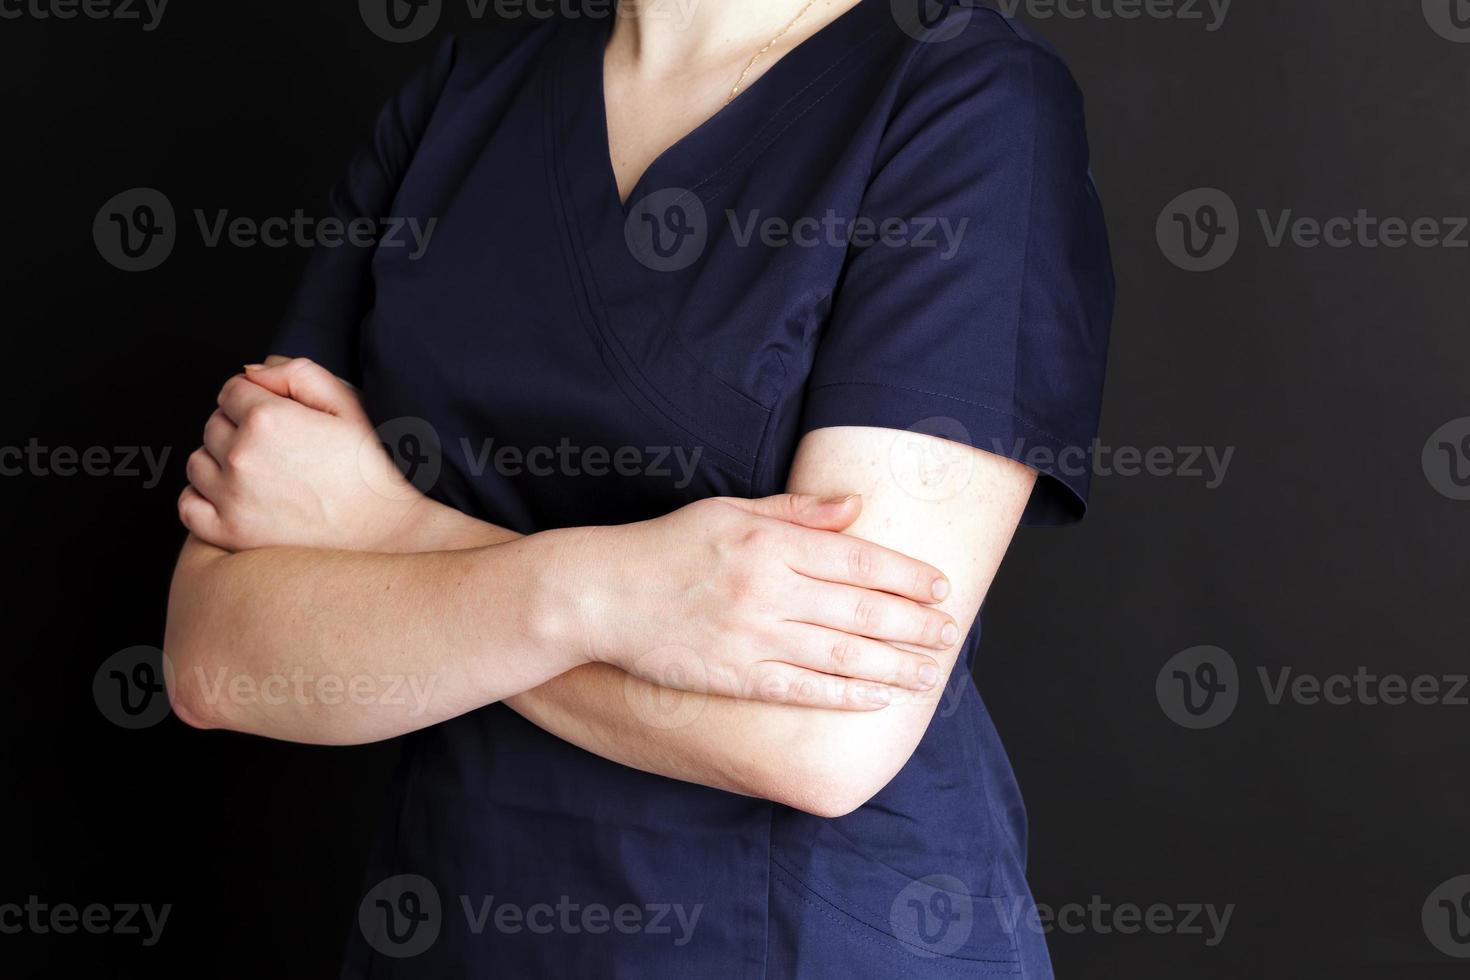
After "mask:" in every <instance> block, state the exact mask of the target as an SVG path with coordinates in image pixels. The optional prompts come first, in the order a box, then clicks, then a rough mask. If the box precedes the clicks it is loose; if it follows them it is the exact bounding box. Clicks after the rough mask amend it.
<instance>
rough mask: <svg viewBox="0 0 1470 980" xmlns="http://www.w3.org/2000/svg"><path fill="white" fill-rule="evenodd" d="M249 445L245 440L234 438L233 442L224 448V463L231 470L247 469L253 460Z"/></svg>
mask: <svg viewBox="0 0 1470 980" xmlns="http://www.w3.org/2000/svg"><path fill="white" fill-rule="evenodd" d="M253 458H254V457H253V454H252V453H251V452H250V446H249V445H248V444H247V443H246V442H245V440H243V439H240V440H236V442H235V444H234V445H233V446H231V447H230V448H229V449H227V450H225V458H224V464H225V465H226V466H227V467H229V468H230V469H232V470H247V469H249V468H250V464H251V462H252V460H253Z"/></svg>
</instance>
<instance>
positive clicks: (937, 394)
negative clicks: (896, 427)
mask: <svg viewBox="0 0 1470 980" xmlns="http://www.w3.org/2000/svg"><path fill="white" fill-rule="evenodd" d="M848 385H859V386H866V387H871V388H892V389H894V390H895V391H910V392H913V393H914V394H917V395H929V396H930V397H932V398H947V399H949V400H950V401H953V402H960V403H961V404H963V405H973V406H974V407H975V408H983V409H985V411H987V412H994V413H995V414H997V415H1004V416H1005V417H1006V418H1008V419H1010V420H1011V421H1013V422H1015V423H1016V424H1017V425H1020V426H1023V427H1025V428H1027V429H1030V430H1031V431H1032V432H1036V433H1039V434H1041V435H1044V436H1046V437H1047V438H1048V439H1051V440H1052V441H1053V442H1055V443H1057V445H1059V446H1063V447H1065V446H1066V445H1067V441H1066V440H1065V439H1063V438H1062V437H1061V436H1059V435H1055V434H1054V433H1051V432H1048V431H1047V430H1045V429H1043V428H1042V427H1041V426H1039V425H1036V424H1035V423H1032V422H1028V421H1027V420H1025V419H1023V418H1021V416H1019V415H1016V414H1015V413H1014V412H1009V411H1007V410H1005V409H1003V408H996V407H995V406H994V405H986V404H984V403H983V402H977V401H972V400H971V399H969V398H961V397H960V396H958V395H946V394H945V393H944V392H942V391H930V390H928V389H927V388H913V387H910V386H908V385H895V384H888V383H886V382H882V381H829V382H827V383H826V384H820V385H817V386H816V387H814V388H811V389H810V390H809V391H808V395H812V394H815V393H816V392H819V391H821V390H822V389H823V388H841V387H844V386H848Z"/></svg>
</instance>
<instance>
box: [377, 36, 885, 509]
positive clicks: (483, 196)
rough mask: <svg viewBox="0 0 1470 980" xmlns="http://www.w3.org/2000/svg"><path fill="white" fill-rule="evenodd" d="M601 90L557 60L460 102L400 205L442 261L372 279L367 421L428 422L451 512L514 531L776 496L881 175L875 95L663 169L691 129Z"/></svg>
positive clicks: (721, 130) (385, 254) (701, 130)
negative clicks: (635, 113) (622, 113)
mask: <svg viewBox="0 0 1470 980" xmlns="http://www.w3.org/2000/svg"><path fill="white" fill-rule="evenodd" d="M595 81H596V79H595V77H588V76H586V75H584V74H582V75H579V74H577V73H576V72H575V70H574V69H573V68H571V67H569V66H567V65H565V64H559V63H558V62H557V61H556V60H554V59H550V58H549V59H548V61H547V64H546V70H545V71H542V72H537V73H536V74H535V75H534V76H532V77H530V78H527V79H525V80H524V81H523V82H522V84H518V85H516V86H513V87H508V86H495V87H490V86H487V90H488V91H487V92H486V93H477V92H463V93H461V92H453V93H449V94H448V95H447V96H446V98H447V99H448V101H447V102H446V103H444V104H442V105H441V106H440V109H439V111H438V112H437V113H436V122H435V125H433V126H431V127H430V129H429V131H428V132H427V133H426V135H425V137H424V141H423V144H422V145H421V146H420V147H419V149H418V151H417V154H416V157H415V160H414V163H413V165H412V166H411V167H410V168H409V171H408V175H407V177H406V179H405V180H404V182H403V186H402V189H401V190H400V193H399V200H398V202H397V207H396V210H397V211H398V212H399V213H402V214H405V215H414V216H417V217H419V218H420V219H421V220H424V221H427V220H429V219H430V218H432V219H434V220H435V225H434V235H433V239H432V242H431V243H430V245H429V247H428V248H427V249H426V250H424V251H423V252H422V254H419V255H414V256H411V255H409V254H408V253H407V252H405V251H404V250H397V251H389V250H381V251H380V252H379V254H378V255H377V257H376V259H375V261H374V267H373V280H374V288H375V302H374V307H373V309H372V311H371V313H370V315H369V317H368V320H367V322H366V323H365V324H364V327H363V331H362V351H361V353H362V359H363V366H364V379H365V390H366V392H367V395H368V398H369V401H370V402H371V403H372V404H371V405H370V410H371V411H372V413H373V414H374V416H375V418H379V419H383V418H387V419H392V418H400V417H408V418H413V419H422V420H424V421H425V422H426V423H427V424H428V425H430V426H432V427H433V429H434V430H435V431H436V432H437V433H438V437H439V442H440V444H441V447H442V451H443V454H444V458H443V467H442V469H443V472H444V474H445V476H444V477H443V488H444V491H445V492H444V495H445V496H447V497H449V498H450V499H451V500H452V502H454V503H455V504H456V505H458V506H460V507H461V508H462V509H466V510H470V511H471V512H478V513H482V514H485V515H486V516H489V517H492V518H495V519H498V520H500V521H501V522H503V523H506V524H508V525H509V526H512V527H516V528H518V529H532V528H538V527H546V526H553V525H559V524H566V523H589V522H597V521H609V522H611V521H621V520H630V519H637V518H638V517H641V516H645V515H644V513H643V512H644V511H650V512H666V511H667V509H669V507H670V506H671V505H678V504H680V503H682V502H687V500H688V499H696V498H698V497H700V496H708V495H711V494H737V495H749V494H751V493H754V492H758V491H760V490H764V489H768V487H767V484H769V483H772V482H773V477H772V476H771V474H772V473H774V472H775V471H776V470H778V469H779V468H780V465H779V464H780V460H781V459H782V458H785V459H786V460H787V461H788V462H789V458H790V455H791V453H792V452H793V451H794V445H787V442H789V439H788V438H787V436H788V435H789V432H790V430H791V420H792V419H793V418H794V413H795V412H797V411H798V410H799V400H800V397H801V392H802V389H803V385H804V383H805V379H806V376H807V373H808V371H809V370H810V367H811V364H812V360H813V356H814V353H815V350H816V347H817V345H818V342H819V339H820V336H821V332H822V328H823V324H824V322H825V318H826V316H827V313H828V311H829V309H830V305H831V302H832V297H833V295H834V293H835V291H836V290H837V289H838V288H839V282H840V279H841V275H842V269H843V265H844V260H845V257H846V255H847V254H848V249H849V243H848V241H847V240H846V238H845V237H844V232H843V229H844V228H846V227H850V226H851V222H852V220H853V219H854V217H855V216H856V214H857V212H858V209H859V207H860V204H861V197H862V190H863V186H864V181H865V179H866V176H867V170H868V166H869V164H870V160H869V159H868V158H867V156H866V154H865V149H864V146H863V145H862V135H861V134H862V132H863V126H862V120H863V119H864V118H865V115H866V113H867V111H868V110H867V108H866V107H865V105H864V103H863V102H862V101H861V99H860V96H861V93H844V95H845V96H846V97H843V98H826V96H827V95H829V94H831V93H832V92H833V91H834V89H835V86H836V85H838V84H840V82H841V77H840V76H839V77H838V78H836V79H834V80H833V83H832V85H831V86H830V87H828V88H826V89H818V88H814V89H811V90H805V89H800V88H798V89H797V91H798V92H799V93H800V95H799V97H798V98H795V99H793V98H792V97H791V94H790V93H789V92H788V93H785V95H784V97H782V98H781V99H780V100H779V101H773V100H767V101H765V102H762V101H756V100H752V101H751V102H749V103H746V104H745V105H744V106H742V105H741V101H743V100H737V102H736V103H735V104H734V105H732V106H731V107H730V108H731V109H738V110H739V111H738V112H735V113H731V114H724V113H719V114H718V116H717V118H715V119H713V120H711V121H708V122H706V123H703V124H696V126H695V130H694V132H693V133H691V134H689V136H688V137H687V138H677V139H676V143H675V145H673V146H672V147H671V148H669V149H667V150H666V151H660V150H656V149H654V147H656V146H658V145H659V144H662V143H663V142H664V141H665V140H667V139H668V138H669V135H670V134H671V133H672V134H675V135H676V136H677V133H678V131H679V130H680V129H683V128H685V127H687V126H688V125H689V121H690V119H691V118H692V117H690V116H688V115H679V114H675V115H673V116H670V117H668V118H666V119H663V120H661V121H660V123H659V124H658V125H657V126H653V127H649V128H639V127H638V126H637V125H636V124H630V126H629V128H620V126H619V123H618V121H617V120H616V119H615V118H613V116H610V115H604V104H603V101H602V99H601V95H600V91H599V87H598V86H597V85H596V84H595ZM726 92H727V93H728V89H727V90H726ZM749 94H750V95H756V94H757V92H755V91H752V92H751V93H749ZM720 98H721V97H718V96H716V101H717V102H718V101H720ZM690 104H694V103H690ZM705 107H706V108H708V105H707V104H706V106H705ZM696 114H697V111H696ZM798 121H799V122H800V125H799V126H798V125H796V123H797V122H798ZM619 132H622V133H625V134H628V135H627V138H633V139H634V142H635V143H636V144H637V145H638V146H639V147H641V149H640V150H639V152H638V153H637V154H636V155H635V157H634V158H633V159H634V161H635V162H633V163H632V164H630V166H629V168H628V169H627V170H626V171H625V170H624V168H621V167H619V166H617V165H616V164H615V162H614V161H615V160H616V156H617V154H616V151H615V150H613V151H612V152H610V150H611V149H612V147H614V146H616V145H617V143H618V141H619V139H620V138H623V137H619V136H617V135H616V134H617V133H619ZM610 134H613V135H611V136H610ZM650 152H652V153H654V155H655V160H654V161H653V162H652V163H651V165H645V166H644V167H643V170H642V173H641V175H636V174H633V170H635V169H637V168H638V166H639V164H638V162H637V161H638V160H641V159H642V157H643V156H647V155H648V154H649V153H650ZM630 180H631V181H632V183H633V184H634V186H635V193H634V194H632V199H631V200H627V201H625V200H624V193H625V191H624V189H623V186H622V185H624V184H626V183H628V182H629V181H630ZM589 460H590V461H591V462H590V464H589V463H588V461H589ZM502 461H509V462H510V464H513V465H502ZM645 464H646V465H645ZM518 511H520V512H519V513H518Z"/></svg>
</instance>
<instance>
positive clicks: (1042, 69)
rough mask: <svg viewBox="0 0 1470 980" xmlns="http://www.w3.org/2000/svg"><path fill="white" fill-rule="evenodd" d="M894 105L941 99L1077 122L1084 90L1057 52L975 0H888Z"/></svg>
mask: <svg viewBox="0 0 1470 980" xmlns="http://www.w3.org/2000/svg"><path fill="white" fill-rule="evenodd" d="M888 2H889V3H890V5H891V9H892V11H893V22H894V25H895V28H896V29H895V30H894V31H892V32H890V37H891V38H892V42H893V47H892V48H891V55H892V59H891V62H890V63H891V64H892V65H893V67H894V69H895V77H894V79H893V82H894V85H895V92H894V94H895V110H896V111H903V109H904V108H905V107H906V106H911V105H913V104H916V103H917V104H919V105H933V106H938V105H944V106H947V107H948V111H949V112H950V113H951V114H953V115H957V116H965V115H973V114H976V113H981V112H983V113H985V114H986V115H987V116H988V117H990V118H992V119H993V118H994V116H995V115H996V114H999V115H1002V116H1004V115H1007V114H1010V115H1014V116H1016V117H1017V118H1018V119H1019V118H1020V117H1026V116H1029V117H1032V118H1035V117H1037V116H1040V115H1045V116H1049V117H1054V118H1060V119H1067V120H1071V121H1073V122H1076V123H1080V121H1081V114H1082V93H1081V91H1080V89H1079V88H1078V86H1077V82H1076V80H1075V78H1074V77H1073V75H1072V72H1071V70H1070V69H1069V68H1068V67H1067V65H1066V63H1065V62H1064V61H1063V60H1062V58H1061V56H1060V55H1059V54H1058V53H1057V51H1056V50H1055V49H1054V48H1053V47H1052V46H1051V45H1050V44H1049V43H1047V42H1046V41H1045V40H1044V39H1043V38H1041V37H1040V36H1039V35H1037V34H1035V33H1034V32H1032V31H1031V30H1029V29H1028V28H1027V27H1025V26H1024V25H1022V24H1021V23H1019V22H1017V21H1016V20H1015V19H1014V18H1011V17H1008V16H1006V15H1005V14H1003V13H1001V12H1000V11H998V10H996V9H995V8H993V7H990V6H985V5H983V4H981V3H980V2H978V0H944V2H943V3H942V5H941V6H940V7H938V8H936V7H935V5H934V4H933V2H932V0H888Z"/></svg>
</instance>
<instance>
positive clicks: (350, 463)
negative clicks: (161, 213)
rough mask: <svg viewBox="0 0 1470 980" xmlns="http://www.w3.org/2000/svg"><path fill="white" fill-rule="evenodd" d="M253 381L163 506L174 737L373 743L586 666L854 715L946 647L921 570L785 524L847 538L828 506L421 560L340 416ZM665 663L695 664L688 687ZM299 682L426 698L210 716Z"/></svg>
mask: <svg viewBox="0 0 1470 980" xmlns="http://www.w3.org/2000/svg"><path fill="white" fill-rule="evenodd" d="M257 373H258V375H259V376H260V377H261V378H262V379H263V380H265V381H269V380H271V379H273V378H275V377H278V376H279V377H281V378H283V379H284V381H283V390H284V391H285V392H287V393H289V394H290V395H291V397H285V396H284V395H282V394H277V393H274V392H272V391H270V390H268V389H267V387H265V386H263V385H262V384H257V383H255V382H253V381H250V380H247V379H246V378H245V377H244V376H237V377H235V378H233V379H231V380H230V381H229V382H228V383H227V384H226V385H225V387H224V389H223V390H222V391H221V394H220V399H219V400H220V409H219V411H217V412H216V413H214V415H212V416H211V417H210V420H209V422H208V423H207V424H206V427H205V445H204V446H203V447H201V449H200V450H199V451H197V452H195V453H194V454H193V455H192V456H191V457H190V458H189V462H188V476H189V480H190V487H189V488H187V489H186V490H185V491H184V493H183V495H182V496H181V497H180V501H179V513H180V517H181V519H182V520H183V522H184V524H185V526H186V527H188V528H189V530H190V531H191V532H193V536H192V537H191V540H190V541H189V542H188V543H186V545H185V548H184V552H183V554H182V555H181V557H180V560H179V566H178V570H177V573H176V575H175V580H174V588H173V591H172V595H171V600H170V615H169V622H168V630H167V634H166V638H165V642H166V652H167V653H169V654H170V663H171V665H172V668H173V674H174V683H173V690H174V692H175V699H176V702H177V704H178V705H179V708H180V713H181V714H182V715H183V716H184V717H185V718H187V719H191V720H194V721H196V722H197V723H200V724H210V725H218V726H221V727H230V728H236V729H239V730H242V731H249V732H255V733H257V734H263V735H270V736H273V737H277V738H287V739H292V740H296V741H321V742H354V741H364V740H369V739H374V738H386V737H391V736H393V735H398V734H402V733H403V732H406V731H411V730H413V729H415V728H419V727H423V726H425V725H428V724H433V723H435V722H437V721H442V720H444V719H446V718H449V717H453V716H454V715H456V714H460V713H462V712H464V711H468V710H471V709H473V708H476V707H480V706H483V705H485V704H489V703H492V702H494V701H498V700H501V699H503V698H506V697H510V696H512V695H515V694H519V693H522V692H524V691H526V690H529V689H530V688H532V687H535V686H537V685H539V684H541V683H544V682H545V681H547V680H550V679H551V678H552V677H555V676H557V675H559V674H562V673H565V672H566V671H568V670H570V669H572V668H573V667H576V666H580V665H582V664H586V663H598V662H600V663H608V664H611V665H613V666H615V667H618V668H619V669H621V670H625V671H628V672H630V673H634V674H638V675H641V676H647V677H651V678H656V679H658V680H659V681H660V682H662V683H664V684H665V685H667V686H678V687H681V688H684V689H688V690H691V691H694V692H697V693H705V694H723V695H727V696H733V697H747V698H761V699H767V700H775V701H782V702H789V703H797V704H807V705H822V706H826V707H833V708H844V709H849V710H875V709H877V708H881V707H883V706H884V705H886V704H888V703H889V702H890V701H891V700H892V699H893V690H892V689H893V688H894V687H899V688H909V689H929V688H931V687H932V686H933V684H934V682H935V681H936V679H937V675H938V666H939V665H938V664H937V663H936V661H935V659H934V658H933V657H932V656H927V655H924V654H920V653H917V652H908V651H903V650H899V649H897V648H896V647H894V646H893V645H892V641H902V642H909V643H914V644H918V645H919V646H921V647H925V648H927V649H929V650H930V651H931V652H936V651H938V650H940V649H942V648H945V647H950V646H953V645H954V643H955V642H956V641H957V639H958V633H957V628H956V624H955V623H954V622H953V620H952V619H951V618H950V617H949V616H948V615H946V614H945V613H943V612H941V611H939V610H938V609H936V608H934V602H935V588H936V583H939V582H943V581H944V578H943V576H942V575H941V574H940V573H939V571H938V570H937V569H935V568H933V567H932V566H928V565H925V564H923V563H920V562H916V561H913V560H912V559H909V558H906V557H904V556H902V555H900V554H897V553H894V552H889V551H887V550H885V549H882V548H878V547H875V546H873V545H870V544H865V543H861V542H853V541H852V540H851V539H847V538H844V537H842V536H840V535H838V534H835V533H832V532H830V531H823V530H819V529H817V528H813V527H802V526H800V525H799V524H797V523H794V522H793V521H792V520H791V518H793V517H803V519H805V520H806V522H807V523H814V524H816V525H817V527H818V528H819V527H821V526H823V525H825V524H828V523H832V522H833V521H834V520H835V521H839V522H845V521H850V520H851V518H852V517H853V516H855V514H856V509H857V507H858V506H859V505H858V504H857V502H856V501H852V500H847V501H844V500H840V499H838V500H825V501H824V500H821V499H818V498H815V497H810V496H808V497H802V498H796V499H792V498H790V497H777V498H770V499H768V500H764V501H744V500H723V499H722V500H709V501H701V502H699V503H697V504H693V505H691V506H689V507H685V508H682V509H681V510H679V511H676V512H674V513H673V514H670V515H668V516H667V517H663V518H660V519H658V520H655V521H644V522H641V523H638V524H632V525H626V526H623V527H613V528H579V529H567V530H558V531H550V532H545V533H542V534H535V535H530V536H527V537H524V538H519V537H513V536H504V535H497V539H496V540H494V541H481V542H477V543H475V544H474V545H472V546H470V547H468V548H460V549H455V550H448V549H443V548H439V549H437V550H436V549H425V548H424V547H423V543H424V542H426V541H427V542H428V543H431V544H436V545H442V544H443V543H444V540H443V535H444V534H445V529H446V528H447V527H448V526H449V525H448V523H447V522H448V521H449V520H451V518H450V517H449V513H447V512H448V509H447V508H444V507H442V506H440V505H438V504H434V503H433V502H431V501H428V500H426V499H424V498H423V497H421V496H420V495H419V494H418V493H417V492H416V491H415V490H414V489H413V488H412V487H411V486H409V485H408V484H407V483H406V482H405V481H404V480H403V479H402V478H401V477H400V476H398V475H397V473H396V471H395V470H393V469H392V466H391V463H390V462H389V461H388V459H387V458H386V456H385V455H384V454H382V452H381V450H380V449H379V448H378V446H377V441H376V437H375V435H374V433H373V430H372V426H371V423H370V422H369V421H368V418H367V416H366V414H365V413H364V412H363V411H362V408H361V406H360V405H359V404H358V401H357V398H356V394H355V393H354V392H353V391H352V390H351V389H350V388H349V387H348V386H347V385H345V384H343V383H342V382H340V381H338V380H337V379H336V378H333V377H332V376H331V375H330V374H329V373H327V372H326V371H325V370H323V369H321V368H319V367H317V366H316V365H314V364H311V363H310V362H309V361H299V362H293V364H292V365H284V366H282V367H281V368H275V369H268V370H265V371H261V372H257ZM420 528H423V529H424V530H423V531H422V532H421V531H420ZM421 534H423V535H426V537H420V535H421ZM436 537H437V540H436ZM404 542H412V545H411V546H405V544H404ZM855 549H857V550H855ZM232 552H233V553H232ZM405 552H414V553H405ZM946 589H948V585H947V583H946V584H944V585H942V586H940V590H941V591H944V590H946ZM682 651H698V652H697V654H695V655H694V656H695V657H696V660H697V663H696V665H695V667H694V668H693V669H690V668H689V666H688V664H687V663H682V661H685V660H687V659H688V656H689V655H687V654H685V653H683V652H682ZM834 651H841V652H842V655H843V657H844V658H845V660H846V662H844V663H835V662H834ZM670 657H675V658H678V659H679V660H680V661H681V666H680V667H679V669H677V670H676V669H674V666H673V665H671V663H670V662H669V658H670ZM925 668H928V669H927V670H926V669H925ZM302 672H304V673H307V674H309V675H311V676H318V675H329V676H335V677H348V676H351V677H363V676H366V677H380V678H381V677H387V676H391V675H395V674H399V673H404V672H407V673H408V676H409V677H410V678H411V679H417V680H419V681H420V682H421V684H423V685H424V686H425V687H427V686H428V685H429V683H430V681H431V680H432V682H433V694H434V696H433V698H432V701H431V702H430V704H429V705H428V706H427V707H426V708H425V707H423V706H417V707H418V712H417V713H416V714H412V715H409V714H408V713H406V712H404V711H397V712H395V711H392V710H384V709H383V708H382V706H380V705H376V704H369V705H353V706H352V708H353V710H341V708H342V706H340V705H338V706H335V708H336V709H337V710H329V709H330V708H331V707H333V706H327V705H323V704H320V703H317V702H315V701H311V702H305V701H303V700H302V699H296V698H288V699H284V700H283V701H281V702H280V703H272V702H270V701H266V700H264V699H260V698H250V699H241V698H231V697H221V696H220V694H221V686H220V679H221V678H224V679H227V680H229V679H233V678H236V677H240V678H244V679H245V683H246V686H249V685H253V684H259V683H263V682H264V681H265V679H267V678H274V677H278V676H281V675H283V674H292V673H302ZM211 679H213V680H211Z"/></svg>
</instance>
